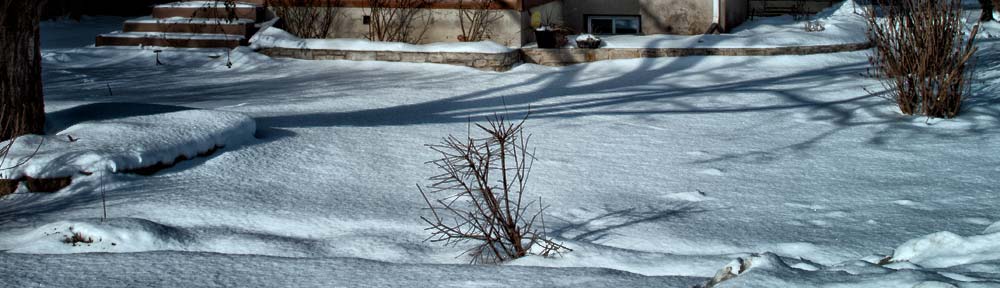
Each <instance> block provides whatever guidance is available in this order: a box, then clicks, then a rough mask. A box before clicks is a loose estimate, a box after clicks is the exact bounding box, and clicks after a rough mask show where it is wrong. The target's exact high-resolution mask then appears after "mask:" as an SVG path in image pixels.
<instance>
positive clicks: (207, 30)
mask: <svg viewBox="0 0 1000 288" xmlns="http://www.w3.org/2000/svg"><path fill="white" fill-rule="evenodd" d="M123 31H125V32H168V33H203V34H230V35H242V36H249V35H250V34H251V33H253V32H255V29H254V20H251V19H237V20H233V21H230V20H227V19H221V18H182V17H173V18H153V17H143V18H138V19H131V20H128V21H125V24H124V29H123Z"/></svg>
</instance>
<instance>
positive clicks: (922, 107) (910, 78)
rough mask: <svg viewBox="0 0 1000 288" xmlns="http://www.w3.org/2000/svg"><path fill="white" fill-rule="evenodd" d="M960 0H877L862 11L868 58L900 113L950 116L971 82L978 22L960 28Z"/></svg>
mask: <svg viewBox="0 0 1000 288" xmlns="http://www.w3.org/2000/svg"><path fill="white" fill-rule="evenodd" d="M961 5H962V3H961V0H896V1H891V0H877V2H876V4H875V5H871V6H869V7H868V8H866V9H867V21H868V26H869V33H868V34H869V35H868V37H869V39H870V40H871V42H872V44H873V45H874V46H875V49H874V53H873V55H872V57H871V59H870V62H871V64H872V66H873V68H874V69H875V71H876V72H877V74H878V77H879V78H880V80H882V83H883V84H884V85H885V86H886V88H887V91H888V96H889V97H890V98H891V99H893V100H894V101H895V102H896V103H897V104H898V105H899V109H900V111H901V112H902V113H903V114H907V115H913V114H920V115H925V116H928V117H944V118H952V117H955V116H956V115H958V113H959V111H960V110H961V108H962V101H963V100H964V98H966V97H967V96H968V94H969V85H970V84H971V83H972V79H971V78H972V70H973V69H972V67H971V66H972V62H971V59H972V56H973V55H974V54H975V52H976V46H975V45H974V41H975V38H976V34H977V33H978V32H979V25H978V24H977V25H975V26H974V27H973V28H972V29H971V30H969V31H966V29H965V25H964V23H963V21H962V19H963V15H962V6H961Z"/></svg>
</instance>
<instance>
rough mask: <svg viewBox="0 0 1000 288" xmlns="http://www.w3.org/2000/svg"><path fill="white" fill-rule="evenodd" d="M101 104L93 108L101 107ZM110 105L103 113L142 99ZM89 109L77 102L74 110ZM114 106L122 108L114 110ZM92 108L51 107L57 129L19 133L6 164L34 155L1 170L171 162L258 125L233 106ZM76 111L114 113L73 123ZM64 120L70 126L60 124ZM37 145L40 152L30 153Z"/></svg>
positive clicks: (249, 134)
mask: <svg viewBox="0 0 1000 288" xmlns="http://www.w3.org/2000/svg"><path fill="white" fill-rule="evenodd" d="M97 107H99V106H92V107H90V108H92V109H100V108H97ZM111 107H112V108H111V109H106V110H105V111H104V113H116V112H117V113H116V114H122V113H124V114H128V112H129V109H130V107H132V108H138V107H142V105H138V104H135V105H130V104H122V105H112V106H111ZM87 109H88V107H78V108H74V109H71V110H87ZM113 109H121V110H122V111H111V110H113ZM98 111H100V110H98ZM90 112H94V111H90ZM91 114H92V115H88V114H87V113H86V111H82V112H76V111H62V112H61V113H60V112H57V113H50V115H52V116H50V117H49V118H50V119H49V121H50V123H48V126H49V128H50V130H53V129H55V130H59V131H58V132H57V133H51V132H50V133H49V135H44V136H39V135H28V136H24V137H20V138H18V139H17V140H16V141H17V142H16V143H14V146H13V148H12V152H11V155H9V157H10V159H8V161H7V162H5V163H4V164H3V165H4V166H3V167H2V168H10V167H11V166H12V164H13V163H17V162H21V160H22V159H30V160H28V162H27V163H26V164H25V165H22V166H19V167H16V168H13V169H10V170H7V171H4V175H3V176H5V178H9V179H17V178H20V177H23V176H29V177H34V178H54V177H67V176H73V175H77V174H78V173H80V172H96V171H100V170H110V171H121V170H128V169H135V168H143V167H148V166H152V165H155V164H157V163H159V162H162V163H164V164H170V163H173V162H174V159H176V158H177V157H178V156H185V157H188V158H192V157H194V156H196V155H197V154H198V153H201V152H205V151H209V150H211V149H213V148H215V147H217V146H235V145H238V144H241V143H242V142H244V141H246V140H248V139H252V138H253V135H254V132H255V131H256V124H255V123H254V120H253V119H251V118H250V117H248V116H246V115H243V114H239V113H233V112H221V111H211V110H184V111H174V112H168V113H160V114H152V115H140V116H129V117H121V118H117V117H115V118H112V117H108V116H109V115H112V114H104V115H101V114H103V113H91ZM78 117H83V118H86V117H105V118H110V119H106V120H94V121H84V122H81V123H75V121H80V120H82V119H80V118H78ZM66 124H72V125H66ZM61 126H68V127H66V128H65V129H60V128H61ZM71 137H72V140H71ZM5 143H6V142H5ZM36 148H37V149H38V152H37V153H36V154H35V155H34V156H33V157H32V156H31V155H32V153H33V152H34V151H35V149H36Z"/></svg>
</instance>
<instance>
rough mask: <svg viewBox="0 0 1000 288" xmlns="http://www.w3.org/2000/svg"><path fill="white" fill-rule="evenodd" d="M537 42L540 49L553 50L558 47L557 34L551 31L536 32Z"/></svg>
mask: <svg viewBox="0 0 1000 288" xmlns="http://www.w3.org/2000/svg"><path fill="white" fill-rule="evenodd" d="M535 42H537V43H538V48H542V49H553V48H557V47H556V33H555V32H554V31H550V30H535Z"/></svg>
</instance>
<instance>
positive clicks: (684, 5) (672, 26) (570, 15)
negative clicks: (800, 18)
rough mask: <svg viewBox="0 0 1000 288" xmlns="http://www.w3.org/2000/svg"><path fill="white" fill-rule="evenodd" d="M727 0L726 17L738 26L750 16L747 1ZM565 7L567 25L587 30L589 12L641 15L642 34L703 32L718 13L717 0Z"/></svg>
mask: <svg viewBox="0 0 1000 288" xmlns="http://www.w3.org/2000/svg"><path fill="white" fill-rule="evenodd" d="M721 1H725V0H721ZM727 2H728V3H720V4H722V5H728V6H727V8H728V10H726V12H724V13H730V12H731V13H732V14H726V15H725V16H726V20H728V22H727V23H729V24H732V25H731V26H733V27H735V26H736V25H739V24H740V23H742V22H743V21H742V19H744V18H745V17H746V16H745V15H746V10H747V8H746V2H747V0H729V1H727ZM564 6H565V9H564V13H563V14H564V15H565V19H566V24H567V26H569V27H570V28H573V29H575V30H577V31H581V32H586V31H587V23H586V16H588V15H591V16H594V15H637V16H640V18H641V19H640V20H641V22H642V24H641V25H642V27H641V29H642V34H646V35H649V34H685V35H694V34H703V33H705V32H707V31H708V30H709V29H710V28H711V26H712V20H713V14H714V11H713V9H714V7H713V6H714V2H713V0H616V1H608V0H566V1H564ZM721 9H723V8H720V10H721ZM720 20H721V19H720Z"/></svg>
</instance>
